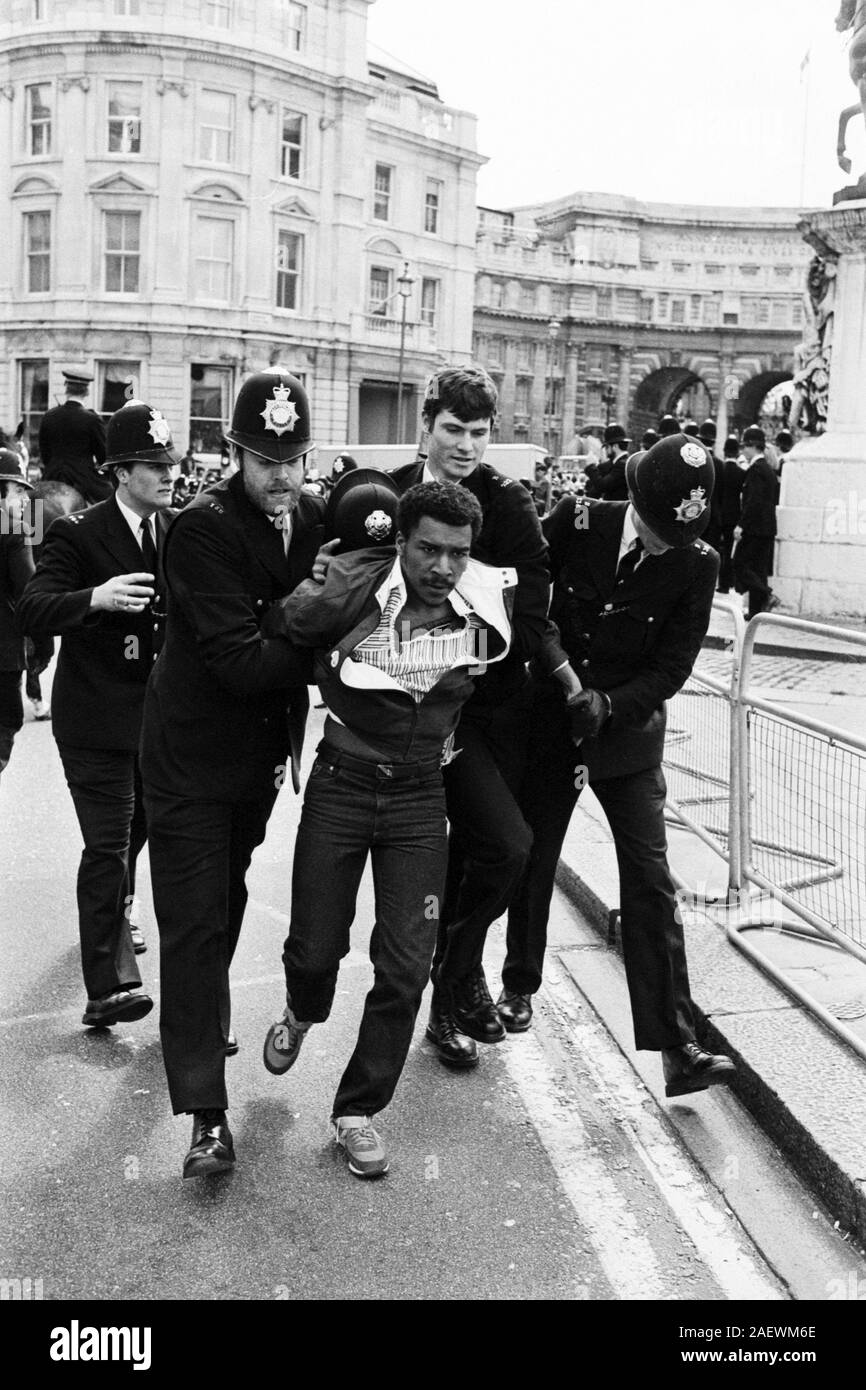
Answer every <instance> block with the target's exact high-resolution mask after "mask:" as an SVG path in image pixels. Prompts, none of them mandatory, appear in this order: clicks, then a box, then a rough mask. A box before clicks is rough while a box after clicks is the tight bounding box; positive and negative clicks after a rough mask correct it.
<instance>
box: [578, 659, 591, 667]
mask: <svg viewBox="0 0 866 1390" xmlns="http://www.w3.org/2000/svg"><path fill="white" fill-rule="evenodd" d="M580 664H581V666H588V665H589V662H588V661H586V660H585V661H582V662H581V663H580Z"/></svg>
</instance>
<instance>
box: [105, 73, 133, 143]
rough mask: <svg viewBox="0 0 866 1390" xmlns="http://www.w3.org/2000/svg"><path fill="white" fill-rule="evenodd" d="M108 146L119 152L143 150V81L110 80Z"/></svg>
mask: <svg viewBox="0 0 866 1390" xmlns="http://www.w3.org/2000/svg"><path fill="white" fill-rule="evenodd" d="M108 148H109V151H110V152H112V153H117V154H138V153H139V152H140V150H141V83H140V82H109V84H108Z"/></svg>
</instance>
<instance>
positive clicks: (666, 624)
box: [499, 434, 734, 1096]
mask: <svg viewBox="0 0 866 1390" xmlns="http://www.w3.org/2000/svg"><path fill="white" fill-rule="evenodd" d="M626 476H627V480H628V486H629V497H630V502H628V503H625V502H620V503H607V502H594V501H588V502H581V501H580V500H579V499H575V498H573V497H565V498H563V499H562V501H561V502H559V504H558V505H557V506H556V508H555V509H554V511H553V512H552V513H551V515H550V516H549V517H548V518H547V520H546V522H545V523H544V532H545V535H546V537H547V540H548V544H549V546H550V560H551V568H552V572H553V600H552V603H551V618H552V619H553V621H554V622H555V623H556V624H557V625H558V627H559V630H560V634H561V640H562V645H563V647H564V648H565V650H566V652H567V653H568V655H569V658H570V660H571V665H572V668H573V670H574V672H576V674H577V676H578V677H579V679H580V681H581V682H582V684H583V686H584V687H585V688H584V689H583V690H582V691H581V692H579V693H577V694H573V695H570V696H569V697H568V701H567V703H566V701H565V700H563V696H562V691H561V690H560V689H559V688H558V687H557V686H556V685H555V684H553V683H551V682H550V681H549V680H543V679H542V680H536V681H535V686H534V709H533V717H532V720H531V728H532V736H531V740H530V749H529V756H528V759H527V774H526V777H525V779H524V785H523V787H522V789H521V792H520V794H519V796H518V804H519V806H520V808H521V810H522V812H523V815H524V816H525V818H526V821H527V824H528V825H529V826H530V827H531V828H532V831H533V834H534V842H533V847H532V853H531V856H530V861H529V868H528V870H527V872H526V875H525V876H524V878H523V881H522V883H521V885H520V887H519V889H518V892H517V893H516V895H515V896H514V898H513V900H512V902H511V905H510V907H509V912H508V934H507V958H506V961H505V966H504V969H503V972H502V982H503V987H504V993H503V996H502V999H501V1001H500V1006H499V1010H500V1014H501V1016H502V1018H503V1020H504V1022H505V1026H506V1028H508V1029H509V1031H511V1032H522V1031H524V1030H525V1029H526V1028H528V1027H529V1026H530V1022H531V1018H532V1003H531V999H532V995H533V993H534V992H535V991H536V990H537V989H538V988H539V986H540V984H541V978H542V966H543V960H544V951H545V945H546V934H547V919H548V912H549V908H550V899H551V893H552V890H553V880H554V874H555V872H556V865H557V861H558V859H559V854H560V849H561V847H562V842H563V839H564V837H565V833H566V830H567V829H568V823H569V820H570V819H571V814H572V811H573V809H574V806H575V803H576V801H577V798H578V796H579V794H580V790H581V788H582V786H583V785H584V782H585V781H587V780H588V782H589V785H590V786H591V787H592V790H593V792H594V793H595V795H596V797H597V798H598V800H599V802H600V803H601V806H602V809H603V810H604V813H605V815H606V817H607V820H608V824H609V826H610V830H611V833H612V835H613V840H614V845H615V847H616V854H617V862H618V865H619V878H620V909H621V921H622V940H623V954H624V957H625V968H626V978H627V981H628V989H629V997H630V1000H631V1009H632V1018H633V1021H634V1029H635V1045H636V1046H637V1047H638V1048H647V1049H651V1050H654V1051H661V1053H662V1060H663V1065H664V1074H665V1081H666V1094H667V1095H669V1096H674V1095H682V1094H684V1093H685V1092H688V1091H696V1090H703V1089H704V1088H705V1087H707V1086H709V1085H713V1084H716V1083H718V1082H720V1081H727V1080H728V1079H729V1078H730V1075H731V1073H732V1072H733V1069H734V1068H733V1064H732V1063H731V1062H730V1061H729V1060H728V1058H726V1057H717V1056H713V1055H711V1054H710V1053H707V1052H705V1051H703V1049H701V1048H700V1047H699V1046H698V1045H697V1043H696V1041H695V1020H694V1011H693V1006H692V1001H691V995H690V991H689V979H688V971H687V968H686V954H685V944H684V940H683V930H682V924H681V920H680V915H679V912H678V908H677V902H676V898H675V896H674V887H673V883H672V881H671V876H670V871H669V869H668V863H667V847H666V839H665V826H664V806H665V779H664V776H663V773H662V768H661V763H662V756H663V753H664V738H665V701H666V700H668V699H670V697H671V696H672V695H674V694H675V693H676V692H677V691H678V690H679V689H680V687H681V686H682V685H683V684H684V683H685V681H686V680H687V679H688V677H689V674H690V673H691V670H692V666H693V665H694V662H695V659H696V657H697V655H698V652H699V651H700V647H701V643H702V641H703V639H704V635H705V633H706V630H707V626H708V623H709V618H710V611H711V608H712V602H713V591H714V589H715V583H716V574H717V573H718V567H719V562H718V556H717V555H716V552H715V551H714V550H711V549H710V547H709V546H707V545H705V544H704V543H703V542H702V541H700V540H698V537H699V536H700V535H701V532H702V531H703V530H704V528H705V526H706V524H707V521H708V519H709V514H710V497H711V494H712V489H713V465H712V462H711V460H710V457H709V455H708V454H707V452H706V450H705V449H704V447H703V446H702V445H701V444H699V443H698V442H697V441H696V440H695V439H690V438H688V437H687V436H686V435H685V434H678V435H673V436H671V437H669V438H666V439H662V440H660V441H659V443H658V444H655V445H654V446H653V447H652V448H651V449H649V450H648V451H647V452H646V453H639V454H633V455H632V457H631V458H630V459H629V461H628V466H627V470H626ZM577 741H580V747H579V748H575V746H574V743H575V742H577Z"/></svg>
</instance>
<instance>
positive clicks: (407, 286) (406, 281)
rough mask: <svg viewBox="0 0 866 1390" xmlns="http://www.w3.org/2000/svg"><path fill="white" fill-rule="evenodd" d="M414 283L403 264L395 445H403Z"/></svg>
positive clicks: (400, 285)
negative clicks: (405, 371)
mask: <svg viewBox="0 0 866 1390" xmlns="http://www.w3.org/2000/svg"><path fill="white" fill-rule="evenodd" d="M414 283H415V281H414V280H413V278H412V276H411V275H410V274H409V262H408V261H404V263H403V274H402V275H398V276H397V293H398V294H399V296H400V300H401V303H400V358H399V361H398V364H397V443H398V444H402V443H403V364H404V360H405V355H406V307H407V305H408V303H409V295H410V294H411V293H412V286H413V285H414Z"/></svg>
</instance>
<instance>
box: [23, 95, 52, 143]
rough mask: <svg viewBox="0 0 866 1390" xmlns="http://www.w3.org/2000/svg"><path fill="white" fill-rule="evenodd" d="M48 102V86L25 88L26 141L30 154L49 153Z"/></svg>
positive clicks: (49, 109)
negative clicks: (27, 130) (27, 138)
mask: <svg viewBox="0 0 866 1390" xmlns="http://www.w3.org/2000/svg"><path fill="white" fill-rule="evenodd" d="M50 103H51V88H50V86H48V85H45V86H33V87H28V88H27V124H28V127H29V131H30V136H29V142H28V143H29V149H30V153H31V154H36V155H38V154H50V153H51V104H50Z"/></svg>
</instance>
